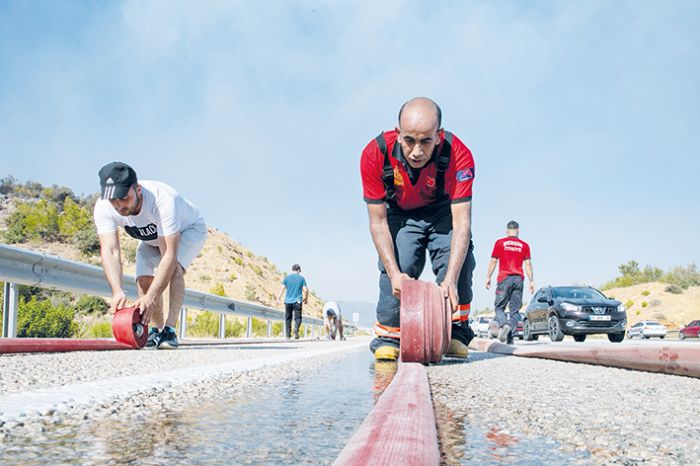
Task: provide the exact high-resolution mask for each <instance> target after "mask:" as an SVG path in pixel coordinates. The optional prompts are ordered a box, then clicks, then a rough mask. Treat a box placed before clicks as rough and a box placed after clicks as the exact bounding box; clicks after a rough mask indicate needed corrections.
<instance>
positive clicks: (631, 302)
mask: <svg viewBox="0 0 700 466" xmlns="http://www.w3.org/2000/svg"><path fill="white" fill-rule="evenodd" d="M632 306H634V301H632V300H631V299H628V300H627V302H625V307H626V308H627V309H629V308H631V307H632Z"/></svg>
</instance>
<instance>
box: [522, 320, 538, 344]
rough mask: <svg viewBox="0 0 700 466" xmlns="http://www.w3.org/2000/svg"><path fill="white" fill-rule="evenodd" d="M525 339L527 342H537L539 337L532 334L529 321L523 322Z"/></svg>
mask: <svg viewBox="0 0 700 466" xmlns="http://www.w3.org/2000/svg"><path fill="white" fill-rule="evenodd" d="M523 338H525V341H533V340H537V335H533V334H532V329H531V328H530V321H529V320H526V321H524V322H523Z"/></svg>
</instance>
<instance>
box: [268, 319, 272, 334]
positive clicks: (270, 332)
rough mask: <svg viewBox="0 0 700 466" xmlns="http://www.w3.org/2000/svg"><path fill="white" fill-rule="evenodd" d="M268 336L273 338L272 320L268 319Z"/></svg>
mask: <svg viewBox="0 0 700 466" xmlns="http://www.w3.org/2000/svg"><path fill="white" fill-rule="evenodd" d="M267 338H272V322H271V321H270V319H267Z"/></svg>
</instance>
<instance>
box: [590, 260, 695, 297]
mask: <svg viewBox="0 0 700 466" xmlns="http://www.w3.org/2000/svg"><path fill="white" fill-rule="evenodd" d="M618 269H619V271H620V276H618V277H616V278H615V279H613V280H611V281H609V282H606V283H605V284H603V286H601V289H602V290H609V289H611V288H626V287H630V286H634V285H639V284H641V283H651V282H661V283H666V284H668V286H667V287H666V291H668V292H669V293H673V294H681V293H682V292H683V290H685V289H687V288H689V287H691V286H700V270H698V267H697V266H696V265H695V264H689V265H686V266H682V265H679V266H675V267H671V269H669V270H668V271H667V272H664V271H663V270H661V269H660V268H659V267H653V266H651V265H647V266H645V267H644V269H640V267H639V263H638V262H637V261H634V260H631V261H629V262H627V263H626V264H622V265H620V266H619V267H618ZM647 295H648V293H647Z"/></svg>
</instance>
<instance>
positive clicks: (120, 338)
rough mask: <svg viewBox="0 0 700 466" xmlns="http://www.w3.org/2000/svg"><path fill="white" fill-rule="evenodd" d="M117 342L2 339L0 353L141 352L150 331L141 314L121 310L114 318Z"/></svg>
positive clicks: (126, 309)
mask: <svg viewBox="0 0 700 466" xmlns="http://www.w3.org/2000/svg"><path fill="white" fill-rule="evenodd" d="M112 334H113V335H114V340H106V339H99V338H94V339H73V338H0V353H39V352H63V351H107V350H124V349H139V348H143V347H144V346H145V345H146V340H148V331H147V328H146V326H144V325H143V324H141V311H140V310H139V309H138V308H135V307H125V308H122V309H119V310H118V311H117V312H115V313H114V316H113V317H112Z"/></svg>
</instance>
